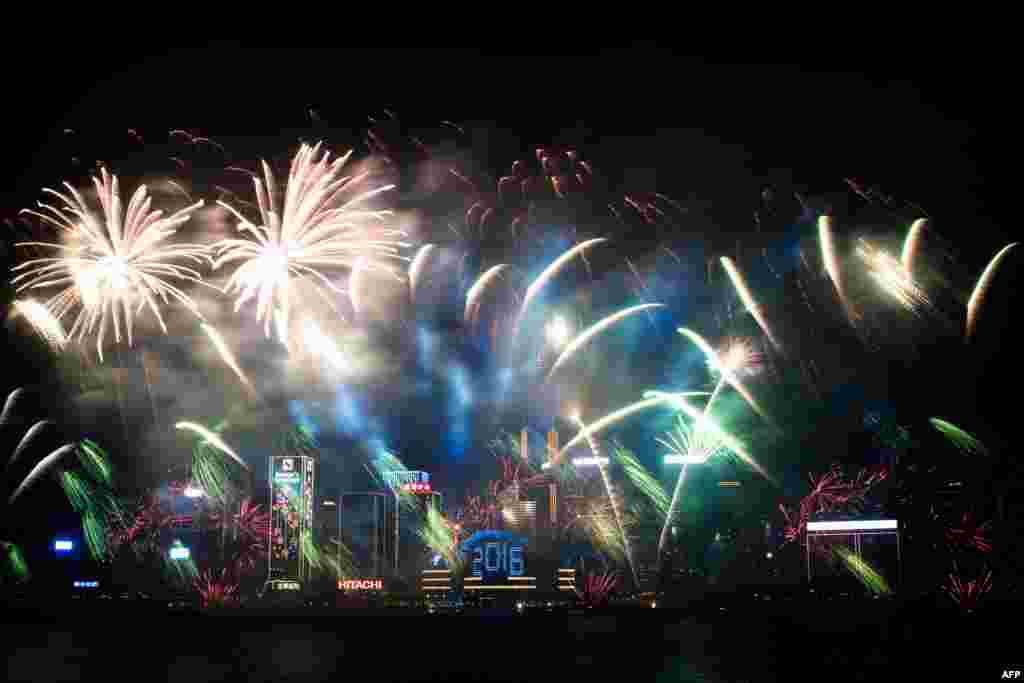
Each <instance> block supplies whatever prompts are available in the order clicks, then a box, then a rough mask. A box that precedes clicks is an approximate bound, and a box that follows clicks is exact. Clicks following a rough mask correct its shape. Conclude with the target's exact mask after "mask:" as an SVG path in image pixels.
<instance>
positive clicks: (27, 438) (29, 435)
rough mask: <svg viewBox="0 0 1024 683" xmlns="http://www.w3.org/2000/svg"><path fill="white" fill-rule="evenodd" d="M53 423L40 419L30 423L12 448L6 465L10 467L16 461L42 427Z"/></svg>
mask: <svg viewBox="0 0 1024 683" xmlns="http://www.w3.org/2000/svg"><path fill="white" fill-rule="evenodd" d="M53 424H54V422H53V421H52V420H40V421H39V422H36V423H35V424H34V425H32V426H31V427H30V428H29V430H28V431H27V432H25V435H24V436H23V437H21V441H19V442H18V445H17V446H15V448H14V453H13V454H12V455H11V459H10V460H8V461H7V466H8V467H10V466H11V465H13V464H14V463H15V462H17V461H18V457H19V456H20V455H21V454H22V453H24V452H25V449H26V448H28V447H29V445H30V444H31V443H32V442H33V441H34V440H35V438H36V437H37V436H39V435H40V434H41V433H42V431H43V430H44V429H46V428H47V427H50V426H52V425H53Z"/></svg>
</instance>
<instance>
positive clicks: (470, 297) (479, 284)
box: [462, 263, 509, 323]
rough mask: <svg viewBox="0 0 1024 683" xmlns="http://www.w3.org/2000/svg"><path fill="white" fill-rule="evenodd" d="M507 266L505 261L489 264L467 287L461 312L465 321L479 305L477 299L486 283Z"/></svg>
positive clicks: (467, 320)
mask: <svg viewBox="0 0 1024 683" xmlns="http://www.w3.org/2000/svg"><path fill="white" fill-rule="evenodd" d="M508 267H509V266H508V264H505V263H499V264H498V265H496V266H491V267H490V268H488V269H487V271H486V272H484V274H483V275H481V276H480V277H478V278H477V280H476V282H474V283H473V286H472V287H470V288H469V291H468V292H467V293H466V305H465V308H464V310H463V313H462V316H463V318H464V319H465V321H466V322H467V323H468V322H469V319H470V314H471V313H472V311H473V310H474V309H475V308H476V307H477V306H478V305H479V301H478V300H479V298H480V296H481V295H482V294H483V291H484V289H486V288H487V285H489V284H490V283H491V282H492V281H493V280H494V279H495V278H496V277H497V276H498V275H499V274H500V273H501V272H502V271H503V270H505V269H506V268H508Z"/></svg>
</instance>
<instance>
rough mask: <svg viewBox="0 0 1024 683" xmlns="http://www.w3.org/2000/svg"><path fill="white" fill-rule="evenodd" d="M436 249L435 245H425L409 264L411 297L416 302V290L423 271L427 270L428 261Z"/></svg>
mask: <svg viewBox="0 0 1024 683" xmlns="http://www.w3.org/2000/svg"><path fill="white" fill-rule="evenodd" d="M435 249H436V247H435V246H434V245H433V244H424V245H423V246H422V247H420V250H419V251H417V252H416V256H415V257H414V258H413V260H412V263H410V264H409V297H410V299H411V300H412V301H414V302H415V301H416V289H417V288H418V287H419V284H420V278H421V277H422V276H423V269H424V268H426V265H427V259H428V258H430V254H431V252H433V251H434V250H435Z"/></svg>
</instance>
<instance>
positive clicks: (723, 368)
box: [676, 327, 776, 426]
mask: <svg viewBox="0 0 1024 683" xmlns="http://www.w3.org/2000/svg"><path fill="white" fill-rule="evenodd" d="M676 331H677V332H679V334H681V335H683V336H684V337H686V338H687V339H689V340H690V341H692V342H693V343H694V344H695V345H696V346H697V348H699V349H700V350H701V352H703V353H704V355H705V357H707V359H708V363H709V364H710V365H711V367H712V368H713V369H714V370H716V371H717V372H719V373H721V379H720V380H719V382H718V384H717V386H716V387H715V391H714V393H712V394H711V400H710V401H708V408H709V409H710V406H711V404H712V403H713V402H714V400H715V398H716V397H717V396H718V393H719V391H721V389H722V386H723V383H722V380H724V381H725V382H728V383H729V384H730V385H731V386H732V387H733V388H734V389H735V390H736V391H737V392H738V393H739V394H740V395H741V396H742V397H743V400H745V401H746V402H747V403H748V404H749V405H750V407H751V408H753V409H754V412H756V413H757V414H758V415H759V416H760V417H761V419H763V420H764V421H766V422H768V423H769V424H771V425H772V426H776V425H775V423H774V422H773V421H772V419H771V418H770V417H768V414H767V413H766V412H765V411H764V410H763V409H762V408H761V406H760V405H759V404H758V403H757V401H756V400H755V399H754V397H753V395H752V394H751V393H750V392H749V391H748V390H747V388H746V387H745V386H744V385H743V383H742V382H740V380H739V378H738V377H737V376H736V371H737V370H739V369H740V368H741V367H742V365H740V364H739V363H743V362H746V361H747V360H748V358H749V357H748V356H745V355H739V354H731V356H732V357H730V358H727V359H726V362H724V363H723V362H722V359H721V357H720V356H719V355H718V353H717V352H716V351H715V350H714V349H713V348H711V345H710V344H708V343H707V342H706V341H704V338H703V337H701V336H700V335H699V334H697V333H696V332H694V331H692V330H688V329H686V328H685V327H680V328H678V329H677V330H676ZM733 363H736V365H733Z"/></svg>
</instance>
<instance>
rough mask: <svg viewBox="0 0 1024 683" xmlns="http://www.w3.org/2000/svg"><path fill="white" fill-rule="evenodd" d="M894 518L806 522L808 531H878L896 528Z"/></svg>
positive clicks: (896, 523)
mask: <svg viewBox="0 0 1024 683" xmlns="http://www.w3.org/2000/svg"><path fill="white" fill-rule="evenodd" d="M898 528H899V522H897V521H896V520H895V519H874V520H870V519H864V520H853V521H845V522H807V530H808V531H880V530H883V529H898Z"/></svg>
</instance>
